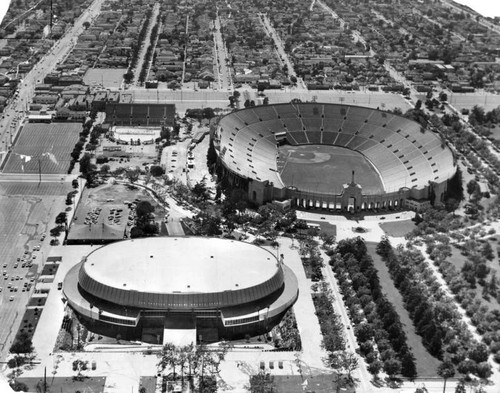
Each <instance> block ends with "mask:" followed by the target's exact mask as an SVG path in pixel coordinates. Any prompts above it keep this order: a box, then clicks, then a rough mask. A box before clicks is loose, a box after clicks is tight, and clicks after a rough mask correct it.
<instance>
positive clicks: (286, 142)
mask: <svg viewBox="0 0 500 393" xmlns="http://www.w3.org/2000/svg"><path fill="white" fill-rule="evenodd" d="M213 143H214V147H215V150H216V152H217V156H218V164H219V165H218V168H219V172H218V174H219V177H222V179H225V180H226V181H229V183H230V184H231V185H232V186H233V187H238V188H241V189H243V190H245V191H246V193H247V197H248V200H249V201H251V202H252V203H254V204H256V205H261V204H264V203H266V202H269V201H289V202H290V204H291V205H292V206H295V207H299V208H318V209H328V210H332V211H341V212H343V211H351V212H358V211H363V210H375V209H394V208H405V207H409V206H410V205H411V203H413V204H418V203H420V202H424V201H427V203H428V201H432V202H441V201H443V198H444V196H445V192H446V188H447V180H448V179H450V178H451V177H452V176H453V175H454V174H455V171H456V163H455V161H454V157H453V154H452V152H451V150H450V149H449V148H448V146H447V145H446V143H445V142H444V141H443V140H442V139H441V138H440V136H439V135H437V134H436V133H434V132H432V131H430V130H427V129H425V128H424V127H422V126H421V125H420V124H419V123H417V122H414V121H412V120H409V119H407V118H405V117H402V116H398V115H395V114H393V113H390V112H385V111H380V110H377V109H372V108H365V107H360V106H349V105H340V104H326V103H296V104H294V103H287V104H276V105H262V106H257V107H251V108H247V109H242V110H238V111H235V112H232V113H230V114H228V115H226V116H224V117H222V118H221V119H220V120H219V123H218V125H217V127H216V129H215V131H214V133H213ZM410 202H411V203H410Z"/></svg>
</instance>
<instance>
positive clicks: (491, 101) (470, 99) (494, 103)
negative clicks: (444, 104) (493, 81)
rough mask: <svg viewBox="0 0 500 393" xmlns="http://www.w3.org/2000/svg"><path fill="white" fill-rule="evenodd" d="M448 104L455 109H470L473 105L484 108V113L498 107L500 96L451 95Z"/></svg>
mask: <svg viewBox="0 0 500 393" xmlns="http://www.w3.org/2000/svg"><path fill="white" fill-rule="evenodd" d="M448 102H449V103H450V104H451V105H453V106H454V107H455V108H456V109H458V110H461V109H463V108H466V109H471V108H472V107H473V106H474V105H478V106H481V107H483V108H484V110H485V111H486V112H488V111H491V110H492V109H495V108H497V107H498V106H500V95H497V94H491V93H452V94H451V95H450V96H449V97H448Z"/></svg>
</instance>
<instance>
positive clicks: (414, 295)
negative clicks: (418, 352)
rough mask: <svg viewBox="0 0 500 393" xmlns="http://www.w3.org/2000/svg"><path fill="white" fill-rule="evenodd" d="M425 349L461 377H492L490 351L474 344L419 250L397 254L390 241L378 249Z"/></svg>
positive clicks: (453, 305) (380, 245)
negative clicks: (453, 368)
mask: <svg viewBox="0 0 500 393" xmlns="http://www.w3.org/2000/svg"><path fill="white" fill-rule="evenodd" d="M377 252H378V253H379V254H380V255H381V256H382V259H383V260H384V262H385V263H386V265H387V267H388V269H389V272H390V274H391V277H392V279H393V280H394V283H395V285H396V287H397V288H398V289H399V291H400V293H401V295H402V297H403V299H404V301H405V306H406V309H407V310H408V313H409V315H410V317H411V318H412V320H413V322H414V325H415V330H416V332H417V334H419V335H420V336H421V337H422V342H423V345H424V346H425V347H426V349H427V350H428V351H429V353H431V354H432V355H433V356H435V357H437V358H439V359H443V358H444V359H445V360H449V361H451V362H452V363H453V364H454V365H455V366H456V367H457V369H458V371H459V372H460V373H462V374H469V373H473V374H476V375H478V376H479V377H482V378H487V377H489V375H491V367H490V365H489V364H488V363H487V358H488V350H487V347H486V346H485V345H484V344H479V343H477V342H475V340H473V338H472V335H471V334H470V332H469V330H468V328H467V326H466V325H465V323H464V322H463V321H462V318H461V315H460V314H459V313H458V311H457V309H456V306H455V304H454V302H453V301H452V300H451V299H449V298H448V297H447V296H446V294H445V293H444V292H443V291H442V290H441V286H440V284H439V283H438V282H437V281H436V279H435V277H434V274H433V273H432V271H431V270H430V269H429V268H428V267H427V266H426V263H425V259H424V258H423V256H422V254H421V253H420V252H419V251H418V250H416V249H403V248H400V249H398V250H397V251H395V250H394V249H393V248H392V246H391V244H390V242H389V240H388V239H387V238H385V239H383V240H382V241H381V242H380V243H379V244H378V246H377Z"/></svg>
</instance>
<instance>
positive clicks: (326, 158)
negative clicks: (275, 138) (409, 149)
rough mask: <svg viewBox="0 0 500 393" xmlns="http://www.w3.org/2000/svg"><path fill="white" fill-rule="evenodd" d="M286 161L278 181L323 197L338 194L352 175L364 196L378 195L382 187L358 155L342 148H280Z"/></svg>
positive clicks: (323, 146) (314, 146)
mask: <svg viewBox="0 0 500 393" xmlns="http://www.w3.org/2000/svg"><path fill="white" fill-rule="evenodd" d="M279 153H280V160H284V161H285V165H284V167H283V169H282V170H281V178H282V180H283V182H284V183H285V184H286V185H287V186H295V187H297V188H298V189H299V190H303V191H309V192H314V193H323V194H341V192H342V190H343V185H344V184H346V183H350V182H351V179H352V171H354V172H355V182H356V183H358V184H360V185H361V186H362V187H363V194H380V193H383V192H384V187H383V185H382V182H381V181H380V177H379V175H378V173H377V172H376V171H375V169H374V168H373V166H372V165H371V164H370V163H369V162H368V160H367V159H366V158H365V157H364V156H363V155H362V154H361V153H358V152H355V151H352V150H349V149H346V148H343V147H338V146H325V145H301V146H289V145H287V146H282V147H280V149H279Z"/></svg>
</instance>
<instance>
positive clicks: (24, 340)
mask: <svg viewBox="0 0 500 393" xmlns="http://www.w3.org/2000/svg"><path fill="white" fill-rule="evenodd" d="M33 350H34V348H33V343H32V341H31V337H30V336H29V335H28V333H26V332H22V333H19V334H18V335H17V336H16V339H15V340H14V343H13V344H12V345H11V347H10V349H9V351H10V352H11V353H16V354H20V353H32V352H33Z"/></svg>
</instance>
